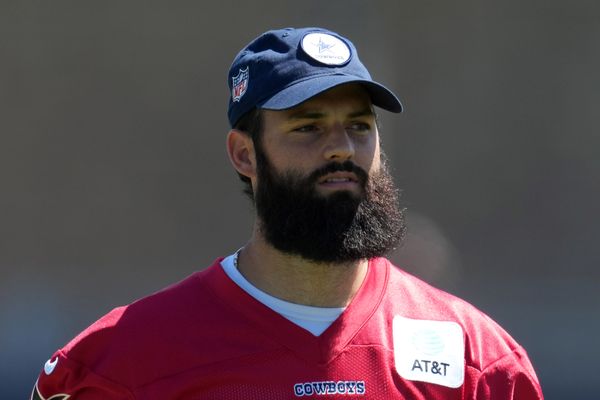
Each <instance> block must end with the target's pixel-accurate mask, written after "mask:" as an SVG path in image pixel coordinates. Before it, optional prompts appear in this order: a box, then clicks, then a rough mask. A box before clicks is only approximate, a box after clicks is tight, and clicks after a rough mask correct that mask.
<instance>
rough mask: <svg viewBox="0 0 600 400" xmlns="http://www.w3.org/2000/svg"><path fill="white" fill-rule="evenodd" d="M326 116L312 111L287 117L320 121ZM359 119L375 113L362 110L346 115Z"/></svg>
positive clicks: (295, 113) (304, 111)
mask: <svg viewBox="0 0 600 400" xmlns="http://www.w3.org/2000/svg"><path fill="white" fill-rule="evenodd" d="M326 116H327V113H324V112H320V111H312V110H298V111H296V112H294V113H292V114H290V115H289V116H288V119H290V120H300V119H321V118H324V117H326ZM359 117H375V112H374V111H373V110H372V109H371V108H365V109H364V110H359V111H354V112H351V113H350V114H348V118H359Z"/></svg>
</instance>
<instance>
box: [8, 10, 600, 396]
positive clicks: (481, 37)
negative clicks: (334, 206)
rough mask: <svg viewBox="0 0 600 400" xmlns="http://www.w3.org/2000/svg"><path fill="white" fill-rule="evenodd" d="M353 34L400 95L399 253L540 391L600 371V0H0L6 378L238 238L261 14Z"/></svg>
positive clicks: (392, 153)
mask: <svg viewBox="0 0 600 400" xmlns="http://www.w3.org/2000/svg"><path fill="white" fill-rule="evenodd" d="M310 25H316V26H324V27H328V28H330V29H332V30H335V31H337V32H339V33H341V34H343V35H345V36H348V37H350V38H351V39H352V40H353V42H354V43H355V45H356V46H357V48H358V50H359V53H360V56H361V58H362V60H363V61H364V62H365V64H367V65H368V67H369V69H370V71H371V73H372V75H373V76H374V77H375V78H376V79H377V80H378V81H380V82H383V83H384V84H386V85H387V86H388V87H390V88H391V89H392V90H394V91H395V92H396V93H398V94H399V96H400V97H401V99H402V101H403V103H404V105H405V108H406V112H405V113H403V114H401V115H399V116H398V115H391V114H387V113H385V112H382V113H381V114H382V115H381V119H382V124H383V145H384V148H385V150H386V152H387V154H388V156H389V158H390V160H391V166H392V169H393V174H394V177H395V179H396V181H397V183H398V185H399V186H400V187H401V188H402V189H403V196H404V197H403V201H404V203H405V205H406V206H407V207H408V209H409V215H408V223H409V235H408V237H407V240H406V242H405V244H404V246H403V247H402V248H400V249H398V250H397V251H395V252H394V253H393V254H392V255H391V258H392V259H393V260H394V261H395V262H397V263H398V264H399V265H401V266H402V267H403V268H405V269H406V270H408V271H410V272H412V273H414V274H416V275H418V276H420V277H422V278H424V279H426V280H427V281H429V282H431V283H433V284H434V285H436V286H438V287H441V288H443V289H445V290H447V291H449V292H451V293H453V294H456V295H458V296H461V297H463V298H465V299H467V300H468V301H470V302H472V303H473V304H475V305H476V306H478V307H479V308H480V309H482V310H483V311H485V312H486V313H487V314H489V315H491V316H492V317H493V318H494V319H496V320H497V321H498V322H500V323H501V324H502V325H503V326H504V327H505V328H506V329H507V330H508V331H509V332H510V333H511V334H512V335H513V336H514V337H515V338H516V339H517V340H518V341H519V342H520V343H521V344H523V345H524V346H525V347H526V349H527V350H528V352H529V355H530V357H531V359H532V362H533V364H534V366H535V367H536V370H537V372H538V375H539V378H540V380H541V382H542V386H543V388H544V390H545V394H546V397H547V398H548V399H567V398H568V399H597V398H598V397H597V396H598V392H599V391H600V380H599V379H598V378H597V363H598V360H600V346H599V345H598V337H599V336H600V315H599V314H600V311H599V310H600V294H599V292H600V287H599V285H600V268H598V266H599V264H600V245H598V243H597V242H598V237H600V227H599V224H598V217H599V216H600V209H599V208H600V207H599V204H600V185H598V183H597V179H598V176H600V175H599V173H600V157H599V156H598V153H599V148H600V135H599V132H598V126H599V124H598V115H599V111H598V109H599V106H600V84H599V82H600V78H599V75H598V71H599V70H600V52H599V47H598V43H599V42H600V3H598V2H595V1H585V0H574V1H570V2H565V1H556V0H546V1H534V0H505V1H502V2H500V1H497V2H490V1H479V0H477V1H476V0H473V1H462V0H459V1H451V2H450V1H441V0H440V1H427V0H418V1H417V0H407V1H401V0H388V1H378V0H375V1H369V2H367V1H357V0H346V1H321V0H305V1H302V2H299V1H295V2H289V1H281V0H279V1H276V0H272V1H252V2H238V1H231V0H221V1H219V2H212V3H211V4H208V2H207V3H206V4H204V3H203V2H199V1H169V2H166V1H164V2H158V1H143V2H142V1H128V2H116V1H102V2H82V1H52V2H34V1H10V0H0V354H1V355H2V360H3V362H1V363H0V382H1V383H0V398H2V399H23V398H28V396H29V392H30V390H31V387H32V385H33V383H34V382H35V379H36V376H37V374H38V372H39V371H40V370H41V368H42V366H43V364H44V362H45V361H46V360H47V358H48V357H49V356H50V355H51V354H52V352H53V351H54V350H55V349H57V348H59V347H60V346H62V345H64V344H65V343H66V342H67V341H68V340H69V339H71V338H72V337H73V336H74V335H75V334H77V333H78V332H79V331H80V330H82V329H83V328H85V327H86V326H87V325H89V324H90V323H91V322H93V321H94V320H95V319H97V318H98V317H99V316H101V315H102V314H104V313H105V312H107V311H108V310H110V309H112V308H113V307H115V306H117V305H121V304H124V303H128V302H131V301H133V300H134V299H136V298H139V297H141V296H143V295H145V294H148V293H151V292H153V291H156V290H158V289H160V288H162V287H164V286H166V285H167V284H169V283H172V282H175V281H178V280H180V279H182V278H184V277H185V276H187V275H189V274H191V273H192V272H194V271H196V270H198V269H202V268H204V267H206V266H208V265H209V264H210V263H211V262H212V261H213V260H214V259H215V258H217V257H218V256H223V255H227V254H229V253H231V252H233V251H235V250H236V249H237V248H238V247H240V246H241V245H242V244H243V243H244V241H245V240H246V238H247V237H248V235H249V233H250V227H251V223H252V207H251V205H250V203H249V202H248V201H247V200H246V198H244V196H243V195H242V194H241V190H242V186H241V184H240V183H239V182H238V179H237V176H236V175H235V174H234V172H233V169H232V168H231V167H230V165H229V161H228V159H227V156H226V153H225V147H224V140H225V135H226V132H227V130H228V125H227V119H226V105H227V96H228V90H227V86H226V79H227V78H226V74H227V70H228V68H229V65H230V62H231V60H232V59H233V56H234V55H235V53H237V51H238V50H239V49H240V48H241V47H243V46H244V45H245V44H246V43H247V42H248V41H250V40H251V39H253V38H254V37H255V36H257V35H258V34H259V33H261V32H263V31H265V30H267V29H270V28H279V27H284V26H310Z"/></svg>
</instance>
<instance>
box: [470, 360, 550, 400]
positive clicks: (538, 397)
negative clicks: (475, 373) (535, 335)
mask: <svg viewBox="0 0 600 400" xmlns="http://www.w3.org/2000/svg"><path fill="white" fill-rule="evenodd" d="M543 399H544V396H543V394H542V389H541V387H540V384H539V381H538V379H537V376H536V375H535V371H534V370H533V366H532V365H531V362H530V361H529V359H528V358H527V354H526V353H525V351H524V350H523V349H522V348H518V349H515V350H514V351H513V352H511V353H510V354H508V355H506V356H504V357H502V358H500V359H499V360H497V361H495V362H494V363H492V364H491V365H489V366H488V367H486V368H485V369H484V370H483V371H481V374H480V376H479V379H478V380H477V386H476V390H475V400H543Z"/></svg>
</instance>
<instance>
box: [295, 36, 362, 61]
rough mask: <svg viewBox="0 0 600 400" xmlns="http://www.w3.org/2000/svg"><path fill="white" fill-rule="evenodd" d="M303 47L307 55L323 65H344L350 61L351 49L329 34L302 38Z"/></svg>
mask: <svg viewBox="0 0 600 400" xmlns="http://www.w3.org/2000/svg"><path fill="white" fill-rule="evenodd" d="M301 46H302V49H303V50H304V51H305V52H306V54H308V55H309V56H310V57H311V58H313V59H315V60H317V61H319V62H321V63H323V64H327V65H342V64H345V63H346V62H348V60H349V59H350V47H348V45H347V44H346V43H345V42H344V41H343V40H342V39H340V38H338V37H336V36H333V35H330V34H328V33H323V32H313V33H309V34H308V35H306V36H304V38H302V43H301Z"/></svg>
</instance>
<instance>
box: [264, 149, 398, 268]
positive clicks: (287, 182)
mask: <svg viewBox="0 0 600 400" xmlns="http://www.w3.org/2000/svg"><path fill="white" fill-rule="evenodd" d="M257 147H258V146H257ZM256 156H257V164H258V185H257V186H258V187H257V189H256V193H255V194H254V198H255V204H256V210H257V213H258V217H259V219H260V221H259V223H260V229H261V232H262V234H263V236H264V237H265V239H266V240H267V241H268V242H269V243H270V244H271V245H272V246H273V247H275V248H276V249H277V250H279V251H282V252H284V253H287V254H291V255H297V256H300V257H302V258H304V259H307V260H310V261H314V262H321V263H324V262H325V263H344V262H349V261H357V260H360V259H369V258H373V257H378V256H382V255H384V254H386V253H387V252H389V251H391V250H393V249H394V248H395V247H396V246H397V245H398V243H399V242H400V241H401V240H402V238H403V236H404V232H405V224H404V212H403V211H404V210H402V209H401V208H400V205H399V193H398V190H397V188H396V187H395V185H394V182H393V180H392V177H391V175H390V173H389V171H388V168H387V165H386V163H385V161H384V162H382V166H381V168H380V170H379V172H378V173H376V174H374V175H373V176H371V177H370V178H368V177H367V173H366V172H365V171H364V170H362V169H361V168H359V167H357V166H356V165H355V164H354V163H352V162H350V161H346V162H345V163H343V164H340V163H330V164H328V165H326V166H325V167H324V168H321V169H319V170H318V171H315V172H313V173H312V174H310V175H309V176H302V175H301V174H300V173H299V172H297V171H285V172H283V173H282V174H279V173H277V172H276V171H275V170H274V169H273V168H272V167H271V165H270V163H269V161H268V160H267V158H266V156H265V154H264V153H263V152H262V149H257V151H256ZM335 171H350V172H354V173H355V174H356V175H357V176H358V177H359V181H360V183H361V186H362V188H363V190H362V191H361V194H360V195H356V194H353V193H351V192H348V191H339V192H335V193H333V194H331V195H328V196H322V195H320V194H318V193H317V192H316V185H317V181H318V179H319V178H320V177H322V176H323V175H325V174H327V173H330V172H335Z"/></svg>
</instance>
